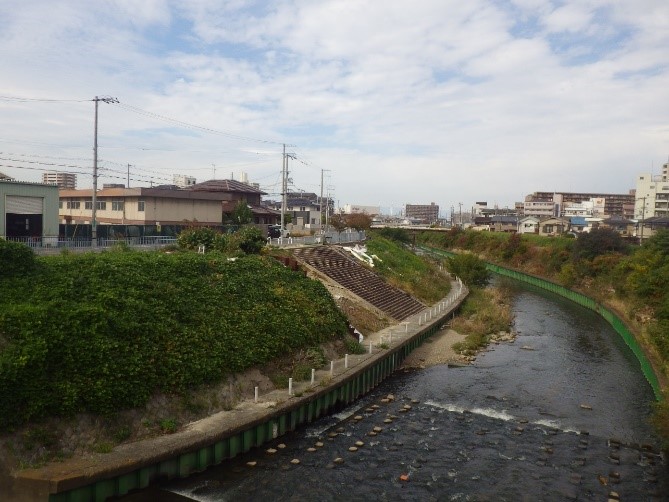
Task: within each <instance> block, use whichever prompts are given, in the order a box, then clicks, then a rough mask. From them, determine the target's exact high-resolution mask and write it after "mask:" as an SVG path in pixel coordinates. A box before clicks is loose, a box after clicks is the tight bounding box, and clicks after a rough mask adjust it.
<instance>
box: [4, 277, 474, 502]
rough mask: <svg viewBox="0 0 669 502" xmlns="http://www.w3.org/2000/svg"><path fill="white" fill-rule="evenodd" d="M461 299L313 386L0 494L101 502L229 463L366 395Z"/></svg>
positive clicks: (322, 374) (74, 463) (76, 463)
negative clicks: (252, 449)
mask: <svg viewBox="0 0 669 502" xmlns="http://www.w3.org/2000/svg"><path fill="white" fill-rule="evenodd" d="M467 294H468V290H467V288H466V287H464V286H463V285H462V284H461V283H459V282H454V283H453V287H452V290H451V293H450V294H449V295H448V296H447V297H446V298H444V299H443V300H441V301H440V302H438V303H436V304H435V305H433V306H432V307H430V308H426V309H424V310H423V311H422V312H419V313H418V314H415V315H413V316H411V317H410V318H407V319H406V320H405V321H404V322H401V323H399V324H396V325H394V326H391V327H388V328H386V329H384V330H382V331H379V332H377V333H373V334H370V335H369V336H368V337H367V338H365V340H364V341H363V345H364V346H365V349H366V353H365V354H360V355H348V356H346V357H345V358H343V359H339V360H337V361H333V362H332V363H331V365H329V366H328V367H326V368H323V369H319V370H317V371H315V374H314V379H313V382H300V383H298V384H296V385H294V386H293V388H292V393H290V392H289V391H287V390H285V389H284V390H276V391H273V392H271V393H268V394H265V395H262V396H259V397H258V399H257V400H255V398H253V396H250V397H251V399H249V400H247V401H244V402H243V403H241V404H240V405H239V406H237V407H236V408H235V409H233V410H230V411H224V412H220V413H217V414H215V415H212V416H210V417H207V418H204V419H202V420H199V421H197V422H193V423H191V424H189V425H188V426H187V427H185V428H184V430H182V431H179V432H177V433H175V434H170V435H165V436H160V437H157V438H153V439H150V440H145V441H138V442H135V443H128V444H123V445H119V446H117V447H116V448H114V450H113V451H111V452H110V453H106V454H95V455H92V456H91V457H90V458H80V459H68V460H67V461H64V462H59V463H52V464H49V465H47V466H45V467H43V468H40V469H25V470H21V471H17V472H14V473H12V474H10V475H7V476H2V478H3V479H1V480H0V493H3V494H6V498H5V499H6V500H14V501H17V502H23V501H26V502H27V501H46V500H48V501H51V502H75V501H76V502H79V501H103V500H105V499H107V498H108V497H111V496H118V495H124V494H126V493H128V492H130V491H132V490H135V489H140V488H145V487H147V486H149V485H151V484H152V483H154V482H156V481H158V480H161V479H170V478H174V477H185V476H188V475H189V474H191V473H193V472H198V471H202V470H204V469H206V468H207V467H209V466H212V465H215V464H218V463H221V462H222V461H224V460H226V459H229V458H233V457H235V456H236V455H238V454H240V453H243V452H246V451H248V450H250V449H251V448H253V447H256V446H260V445H262V444H264V443H266V442H268V441H270V440H272V439H274V438H276V437H279V436H281V435H283V434H285V433H286V432H289V431H291V430H294V429H295V428H296V427H298V426H299V425H301V424H305V423H308V422H311V421H313V420H316V419H317V418H319V417H321V416H324V415H326V414H328V413H330V412H332V411H334V410H336V409H339V408H341V407H344V406H346V405H348V404H349V403H351V402H353V401H355V400H356V399H357V398H359V397H360V396H362V395H364V394H365V393H367V392H369V391H370V390H372V389H373V388H374V387H376V386H377V385H378V384H379V383H381V382H382V381H383V380H384V379H385V378H386V377H387V376H389V375H391V374H392V373H393V372H394V371H395V370H396V369H398V368H399V367H400V365H401V364H402V362H403V361H404V359H405V358H406V357H407V355H408V354H410V353H411V352H412V351H413V350H414V349H415V348H416V347H418V346H419V345H420V344H421V343H422V342H423V341H424V340H425V339H426V338H428V337H430V336H432V335H433V334H434V333H435V332H436V331H437V330H438V329H439V327H440V326H441V325H442V324H443V322H444V321H445V320H446V319H447V318H449V317H450V316H451V315H452V314H453V313H454V312H455V310H457V309H458V307H459V306H460V305H461V303H462V302H463V301H464V299H465V298H466V296H467Z"/></svg>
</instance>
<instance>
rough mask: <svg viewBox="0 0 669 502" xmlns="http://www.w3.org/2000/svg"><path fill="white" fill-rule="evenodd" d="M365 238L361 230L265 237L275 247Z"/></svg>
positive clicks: (356, 240) (352, 240)
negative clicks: (301, 235)
mask: <svg viewBox="0 0 669 502" xmlns="http://www.w3.org/2000/svg"><path fill="white" fill-rule="evenodd" d="M365 238H366V234H365V232H364V231H363V230H360V231H357V230H355V231H348V232H328V233H326V234H321V235H307V236H303V237H277V238H270V237H268V238H267V244H268V245H270V246H277V247H289V246H313V245H315V244H346V243H352V242H362V241H364V240H365Z"/></svg>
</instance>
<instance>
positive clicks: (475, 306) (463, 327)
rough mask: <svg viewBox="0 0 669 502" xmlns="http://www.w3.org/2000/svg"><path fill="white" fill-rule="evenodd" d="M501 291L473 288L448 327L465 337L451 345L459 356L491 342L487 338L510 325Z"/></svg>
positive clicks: (509, 312)
mask: <svg viewBox="0 0 669 502" xmlns="http://www.w3.org/2000/svg"><path fill="white" fill-rule="evenodd" d="M504 297H505V289H503V288H486V289H479V288H473V289H472V290H471V291H470V294H469V296H468V297H467V300H466V301H465V303H464V304H463V306H462V308H461V310H460V314H459V315H458V316H457V317H456V318H455V319H453V322H452V323H451V327H452V328H453V329H454V330H455V331H457V332H459V333H461V334H463V335H467V336H466V338H465V339H464V340H463V341H462V342H458V343H456V344H455V345H453V349H454V350H455V351H456V352H458V353H459V354H464V355H472V354H474V353H476V352H477V351H478V350H480V349H482V348H483V347H485V346H486V345H488V343H489V342H490V335H492V334H494V333H498V332H500V331H507V330H508V329H509V328H510V327H511V324H512V322H513V315H512V314H511V310H510V308H509V305H508V304H507V303H506V302H505V301H504Z"/></svg>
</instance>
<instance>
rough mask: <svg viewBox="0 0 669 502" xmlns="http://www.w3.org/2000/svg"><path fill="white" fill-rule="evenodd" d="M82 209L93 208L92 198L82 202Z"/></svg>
mask: <svg viewBox="0 0 669 502" xmlns="http://www.w3.org/2000/svg"><path fill="white" fill-rule="evenodd" d="M84 209H87V210H89V211H90V210H92V209H93V201H92V200H87V201H86V202H84Z"/></svg>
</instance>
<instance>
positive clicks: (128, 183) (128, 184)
mask: <svg viewBox="0 0 669 502" xmlns="http://www.w3.org/2000/svg"><path fill="white" fill-rule="evenodd" d="M126 187H127V188H130V163H128V182H127V183H126ZM124 207H125V204H124Z"/></svg>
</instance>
